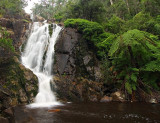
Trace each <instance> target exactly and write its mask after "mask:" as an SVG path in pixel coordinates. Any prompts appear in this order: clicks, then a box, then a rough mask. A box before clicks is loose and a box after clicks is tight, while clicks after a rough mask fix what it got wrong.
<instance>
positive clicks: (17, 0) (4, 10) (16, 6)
mask: <svg viewBox="0 0 160 123" xmlns="http://www.w3.org/2000/svg"><path fill="white" fill-rule="evenodd" d="M24 6H25V1H24V0H1V1H0V14H2V15H5V14H7V15H9V16H13V15H16V14H18V13H20V12H21V11H22V8H23V7H24Z"/></svg>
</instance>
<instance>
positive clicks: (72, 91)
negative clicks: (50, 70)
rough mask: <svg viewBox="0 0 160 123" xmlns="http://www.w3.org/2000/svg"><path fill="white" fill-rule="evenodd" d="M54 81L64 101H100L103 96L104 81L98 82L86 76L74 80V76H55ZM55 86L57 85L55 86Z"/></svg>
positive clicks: (60, 97)
mask: <svg viewBox="0 0 160 123" xmlns="http://www.w3.org/2000/svg"><path fill="white" fill-rule="evenodd" d="M53 80H54V81H53V82H54V83H55V85H56V88H54V90H55V91H56V92H57V96H58V98H59V100H63V101H99V100H100V98H101V97H102V93H101V88H102V83H97V82H95V81H91V80H88V79H84V78H82V77H81V78H78V79H77V80H74V78H72V76H70V77H69V76H58V75H57V76H55V77H54V78H53ZM54 87H55V86H54Z"/></svg>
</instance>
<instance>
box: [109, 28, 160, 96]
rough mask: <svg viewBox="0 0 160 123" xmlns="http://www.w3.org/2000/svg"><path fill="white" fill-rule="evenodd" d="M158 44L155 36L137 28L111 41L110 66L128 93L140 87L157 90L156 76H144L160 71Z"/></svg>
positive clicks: (157, 78) (157, 79)
mask: <svg viewBox="0 0 160 123" xmlns="http://www.w3.org/2000/svg"><path fill="white" fill-rule="evenodd" d="M159 46H160V44H159V42H158V38H157V37H156V36H154V35H152V34H150V33H147V32H143V31H139V30H137V29H134V30H130V31H128V32H126V33H124V34H123V35H121V36H119V37H118V38H117V40H115V41H114V42H113V44H112V46H111V48H110V51H109V56H110V57H111V59H112V66H111V67H114V72H116V73H117V76H116V79H117V81H118V82H121V83H122V88H124V89H125V90H127V92H128V93H129V94H133V92H134V91H136V90H137V89H139V88H142V87H143V88H148V87H149V88H152V87H154V89H158V90H159V88H158V86H157V82H158V81H159V77H158V76H155V78H156V79H155V80H152V78H150V79H149V78H147V77H145V76H146V75H149V76H150V75H152V74H153V72H156V71H157V72H160V67H159V66H160V59H159V54H160V50H159ZM143 77H144V78H143ZM153 79H154V78H153ZM150 85H154V86H150ZM143 88H142V89H143Z"/></svg>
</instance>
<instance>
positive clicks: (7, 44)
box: [0, 27, 14, 52]
mask: <svg viewBox="0 0 160 123" xmlns="http://www.w3.org/2000/svg"><path fill="white" fill-rule="evenodd" d="M0 36H1V38H0V46H1V47H3V48H6V49H8V50H11V51H12V52H14V47H13V45H12V40H11V39H10V38H9V33H8V32H7V31H6V29H4V28H2V27H0Z"/></svg>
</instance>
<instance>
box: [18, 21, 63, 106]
mask: <svg viewBox="0 0 160 123" xmlns="http://www.w3.org/2000/svg"><path fill="white" fill-rule="evenodd" d="M61 29H62V28H61V27H60V26H58V25H57V24H53V33H52V35H51V36H50V34H49V24H47V23H40V22H34V23H33V25H32V29H31V34H30V36H29V39H28V41H27V44H26V46H25V50H24V52H23V53H22V57H21V60H22V64H23V65H24V66H25V67H26V68H29V69H30V70H31V71H33V73H34V74H35V75H36V76H37V77H38V81H39V92H38V94H37V96H36V97H35V102H34V103H33V104H31V106H33V107H34V106H36V107H41V106H42V107H46V106H47V107H48V106H53V105H58V104H60V103H59V102H57V101H56V97H55V95H54V94H53V92H52V90H51V87H50V82H51V81H52V77H53V76H52V68H53V67H52V63H53V61H54V52H55V51H54V45H55V43H56V40H57V38H58V35H59V33H60V31H61Z"/></svg>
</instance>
